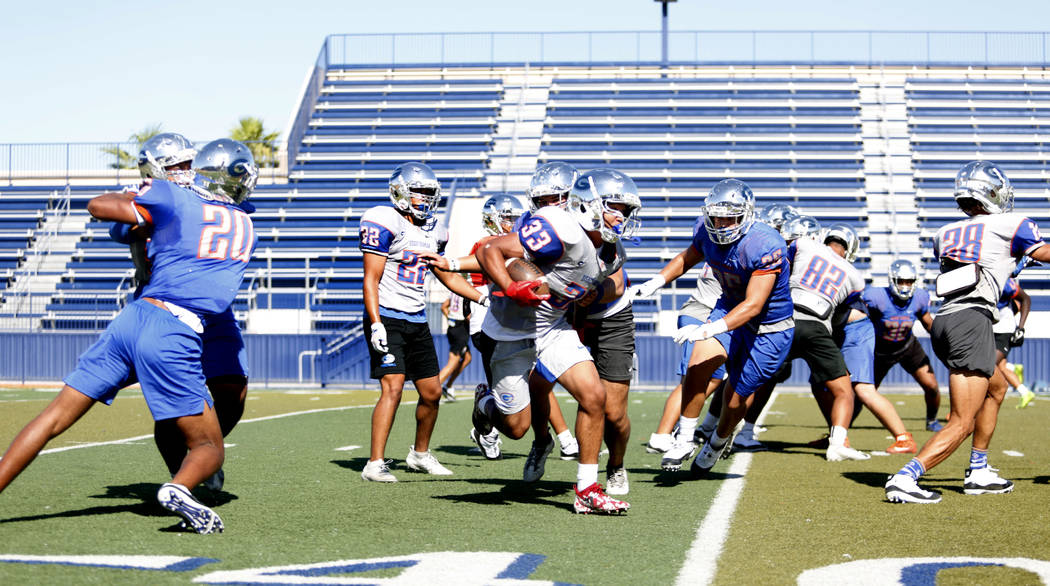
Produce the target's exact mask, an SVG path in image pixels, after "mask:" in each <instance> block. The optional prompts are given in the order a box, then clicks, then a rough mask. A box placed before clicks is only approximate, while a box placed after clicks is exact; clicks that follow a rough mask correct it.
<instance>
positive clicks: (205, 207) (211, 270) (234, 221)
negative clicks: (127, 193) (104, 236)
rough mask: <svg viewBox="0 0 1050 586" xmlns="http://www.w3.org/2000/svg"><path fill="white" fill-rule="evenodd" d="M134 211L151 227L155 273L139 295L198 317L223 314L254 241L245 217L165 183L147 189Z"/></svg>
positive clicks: (238, 210)
mask: <svg viewBox="0 0 1050 586" xmlns="http://www.w3.org/2000/svg"><path fill="white" fill-rule="evenodd" d="M135 207H137V208H138V210H139V212H140V213H141V214H142V215H143V217H145V218H146V219H147V220H149V222H150V223H151V224H153V234H152V236H151V237H150V243H149V258H150V261H151V262H152V265H153V275H152V277H151V278H150V282H149V284H148V285H146V288H145V289H144V290H143V291H142V295H143V296H145V297H153V298H155V299H160V300H162V301H170V302H171V303H174V304H176V305H179V306H182V307H184V308H186V309H188V310H190V311H192V312H194V313H197V314H200V315H209V314H216V313H220V312H222V311H225V310H226V308H227V307H229V306H230V304H231V303H232V302H233V299H234V297H236V295H237V290H238V289H239V288H240V286H241V280H242V279H243V278H244V271H245V269H246V268H247V267H248V261H249V260H250V259H251V256H252V252H253V251H254V250H255V245H256V244H257V243H258V237H257V236H256V235H255V229H254V228H253V226H252V220H251V218H249V217H248V214H247V213H245V212H244V210H242V209H241V208H239V207H238V206H237V205H235V204H233V203H225V202H222V201H218V200H212V199H207V198H205V197H202V196H201V195H198V194H197V193H196V192H194V191H192V190H190V189H186V188H184V187H180V186H178V185H176V184H174V183H171V182H168V181H153V182H152V184H151V185H150V186H147V187H145V188H144V189H143V190H142V191H140V192H139V194H138V195H137V196H136V197H135Z"/></svg>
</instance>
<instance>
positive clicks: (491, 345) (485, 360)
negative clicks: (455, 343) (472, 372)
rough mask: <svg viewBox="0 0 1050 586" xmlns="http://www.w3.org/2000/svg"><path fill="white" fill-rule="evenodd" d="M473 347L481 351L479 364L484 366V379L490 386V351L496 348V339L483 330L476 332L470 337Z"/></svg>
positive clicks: (490, 386)
mask: <svg viewBox="0 0 1050 586" xmlns="http://www.w3.org/2000/svg"><path fill="white" fill-rule="evenodd" d="M470 341H471V342H474V347H475V348H477V349H478V352H480V353H481V366H483V367H484V368H485V381H486V382H488V385H489V388H492V352H493V351H494V350H495V349H496V340H493V339H492V338H490V337H489V336H488V334H486V333H485V332H478V333H476V334H474V335H473V336H471V337H470Z"/></svg>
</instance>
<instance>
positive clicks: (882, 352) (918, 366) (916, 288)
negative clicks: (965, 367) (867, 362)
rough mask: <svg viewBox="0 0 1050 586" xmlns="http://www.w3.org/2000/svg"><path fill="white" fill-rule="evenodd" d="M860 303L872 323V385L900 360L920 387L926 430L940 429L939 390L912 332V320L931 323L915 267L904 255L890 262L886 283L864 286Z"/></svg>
mask: <svg viewBox="0 0 1050 586" xmlns="http://www.w3.org/2000/svg"><path fill="white" fill-rule="evenodd" d="M863 299H864V304H865V305H866V306H867V308H868V316H869V317H870V318H871V321H872V323H873V324H874V325H875V388H878V387H879V385H880V384H882V379H884V378H886V373H888V372H889V371H890V369H891V368H893V365H895V364H900V365H901V368H903V369H904V370H905V371H907V372H908V374H910V375H911V376H912V378H914V379H915V382H917V383H919V386H920V387H922V391H923V394H924V395H925V398H926V430H927V431H940V429H941V427H942V425H941V422H939V421H937V411H938V410H940V408H941V390H940V387H938V385H937V377H936V376H935V375H934V374H933V368H932V367H931V366H930V359H929V357H927V356H926V351H925V350H923V349H922V346H920V345H919V340H918V339H917V338H916V337H915V334H914V333H913V331H912V330H913V327H914V324H915V322H916V321H917V322H919V323H920V324H922V327H924V328H926V331H927V332H928V331H930V327H931V326H932V325H933V316H932V315H930V293H929V291H927V290H926V289H923V288H922V287H921V286H920V285H919V271H918V270H917V269H916V268H915V265H914V264H913V263H912V262H911V261H909V260H905V259H898V260H895V261H893V262H892V263H890V269H889V286H888V287H874V286H872V285H869V286H868V287H866V288H865V289H864V295H863Z"/></svg>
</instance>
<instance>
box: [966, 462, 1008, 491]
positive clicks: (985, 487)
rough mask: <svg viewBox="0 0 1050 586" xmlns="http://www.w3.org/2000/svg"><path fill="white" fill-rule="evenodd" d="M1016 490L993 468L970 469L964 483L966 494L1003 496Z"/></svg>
mask: <svg viewBox="0 0 1050 586" xmlns="http://www.w3.org/2000/svg"><path fill="white" fill-rule="evenodd" d="M1013 489H1014V483H1013V482H1010V481H1009V480H1007V479H1005V478H1002V477H1000V476H999V471H998V470H996V469H995V468H992V467H991V466H985V467H984V468H970V469H969V470H967V471H966V479H965V480H964V481H963V492H964V493H966V494H1003V493H1007V492H1010V491H1012V490H1013Z"/></svg>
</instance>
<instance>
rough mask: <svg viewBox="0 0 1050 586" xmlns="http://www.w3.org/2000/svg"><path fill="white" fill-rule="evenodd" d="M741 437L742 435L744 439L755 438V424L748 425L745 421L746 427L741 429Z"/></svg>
mask: <svg viewBox="0 0 1050 586" xmlns="http://www.w3.org/2000/svg"><path fill="white" fill-rule="evenodd" d="M740 435H742V436H744V437H754V436H755V424H754V423H748V422H746V421H745V422H744V426H743V427H741V428H740Z"/></svg>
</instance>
